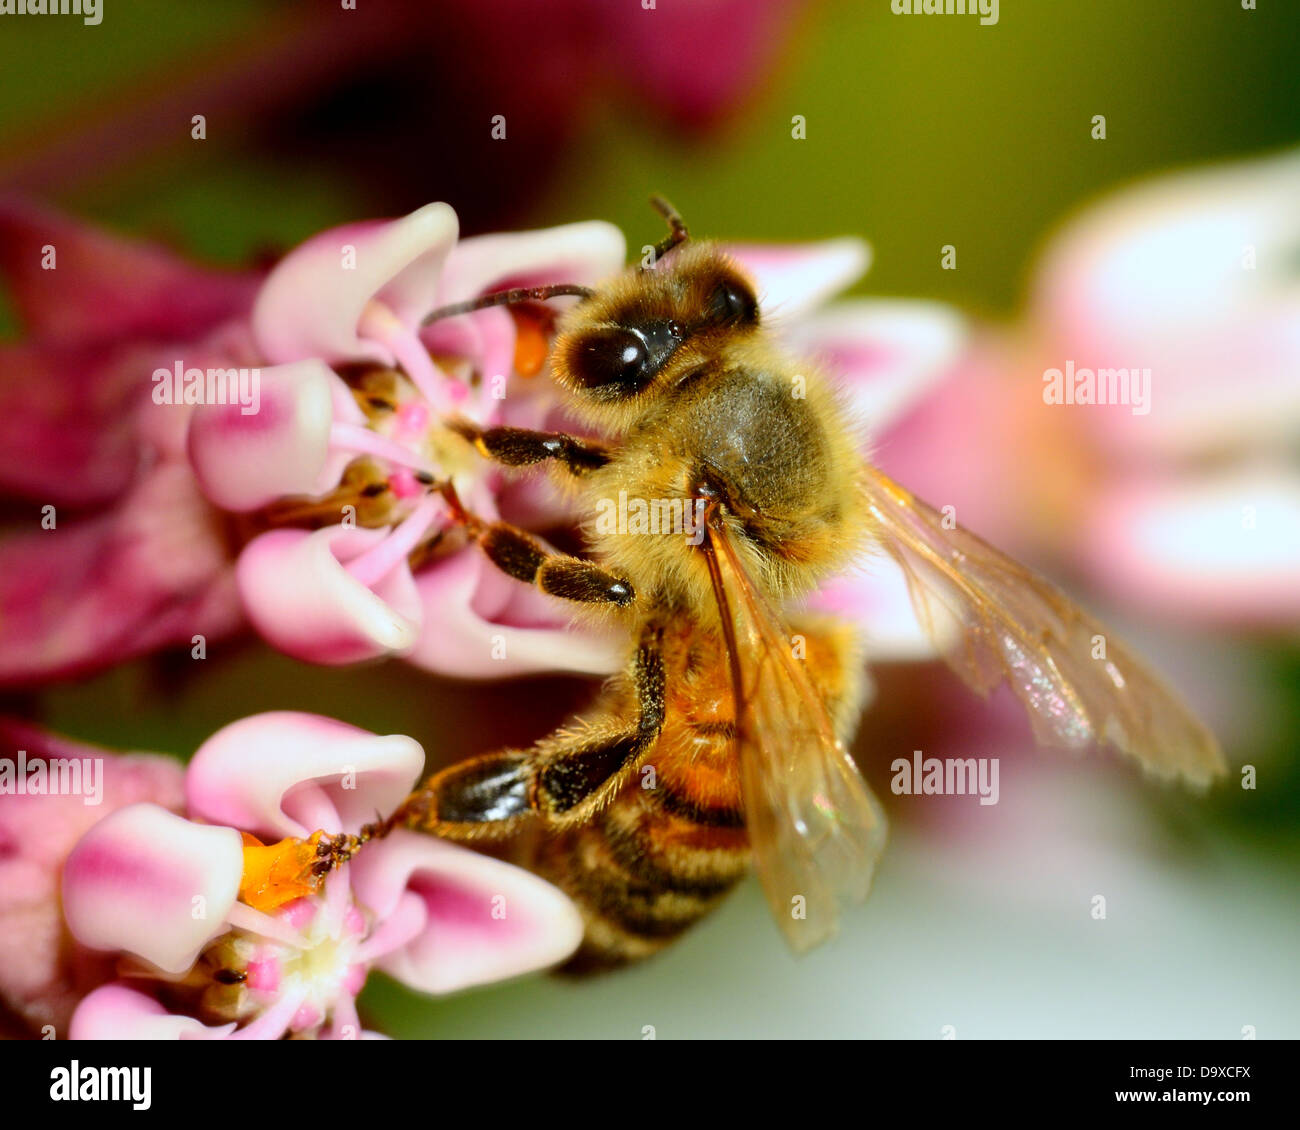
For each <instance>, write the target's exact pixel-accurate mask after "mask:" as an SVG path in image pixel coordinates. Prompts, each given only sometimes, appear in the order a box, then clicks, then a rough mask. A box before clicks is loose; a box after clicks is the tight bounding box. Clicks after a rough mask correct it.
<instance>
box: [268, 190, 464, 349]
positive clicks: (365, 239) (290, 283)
mask: <svg viewBox="0 0 1300 1130" xmlns="http://www.w3.org/2000/svg"><path fill="white" fill-rule="evenodd" d="M458 230H459V224H458V222H457V220H456V213H455V212H454V211H453V210H452V209H451V208H450V207H449V206H448V205H446V204H426V205H425V206H424V207H423V208H420V209H418V210H417V211H415V212H412V213H411V214H410V215H409V216H404V217H402V218H401V219H397V220H390V221H384V222H379V223H369V224H351V225H347V226H345V227H340V228H333V229H331V230H330V231H327V232H322V233H321V234H320V235H317V236H313V237H312V238H311V239H309V240H308V241H307V242H306V243H304V244H302V245H301V246H300V247H298V248H296V249H295V250H293V251H291V252H290V253H289V254H288V255H286V256H285V257H284V259H283V260H281V262H280V263H279V264H278V265H277V266H276V267H275V269H274V270H273V271H272V272H271V274H270V276H269V277H268V278H267V280H266V283H265V284H264V285H263V287H262V290H261V291H260V293H259V294H258V296H257V302H256V304H255V305H254V307H253V332H254V334H255V335H256V337H257V341H258V343H259V344H260V345H261V347H262V349H263V350H264V351H265V352H266V355H267V357H268V358H270V360H272V361H276V362H283V361H299V360H304V359H307V358H310V357H320V358H323V359H324V360H325V361H329V362H331V363H333V362H336V361H376V362H379V363H380V364H384V365H392V364H393V363H394V361H395V358H394V356H393V354H392V352H391V351H390V350H389V349H388V348H386V347H385V346H382V345H378V344H376V343H375V342H372V341H366V340H363V339H362V338H361V337H360V336H358V333H357V328H358V325H359V323H360V321H361V317H362V314H363V313H364V312H365V310H366V307H367V305H368V304H369V303H370V302H371V301H372V300H374V299H376V298H382V299H386V300H388V301H392V302H396V303H398V305H400V306H401V307H403V309H405V308H406V307H407V306H408V305H409V304H411V303H414V302H415V301H416V299H415V296H416V295H423V296H424V300H425V302H426V303H427V304H428V307H429V308H431V307H432V306H433V304H434V294H435V292H436V286H437V279H438V275H439V273H440V272H441V270H442V264H443V260H444V259H445V258H446V256H447V254H448V252H449V251H450V250H451V248H452V247H453V246H454V245H455V242H456V235H457V232H458ZM349 248H351V249H352V254H351V257H349V254H348V249H349ZM349 262H351V263H353V264H354V266H349V265H348V263H349ZM390 308H391V307H390Z"/></svg>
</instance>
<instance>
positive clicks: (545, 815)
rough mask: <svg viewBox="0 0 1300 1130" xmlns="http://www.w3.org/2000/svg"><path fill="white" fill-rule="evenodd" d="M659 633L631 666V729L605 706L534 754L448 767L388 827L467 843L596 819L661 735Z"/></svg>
mask: <svg viewBox="0 0 1300 1130" xmlns="http://www.w3.org/2000/svg"><path fill="white" fill-rule="evenodd" d="M660 634H661V633H660V629H658V628H654V627H651V628H647V629H646V631H645V633H644V634H643V636H642V639H641V643H640V646H639V647H638V648H637V652H636V655H635V656H634V657H633V659H632V662H631V664H630V666H629V669H628V672H627V676H626V677H627V682H628V684H629V685H630V688H631V690H632V693H633V695H634V698H635V703H636V716H635V719H634V721H632V722H631V723H630V724H629V722H628V721H627V719H626V717H625V716H624V714H623V712H621V711H618V710H615V709H606V711H605V712H604V713H603V715H602V716H601V717H599V718H597V719H595V720H593V721H592V722H590V723H589V724H587V725H586V726H584V727H583V728H582V729H576V730H567V729H566V730H561V731H559V732H558V733H556V734H554V735H552V736H551V737H549V738H546V739H544V740H543V741H541V742H539V743H538V744H537V745H536V746H534V747H533V748H532V749H527V750H504V751H501V752H498V753H490V754H486V755H484V756H482V757H475V758H471V759H469V760H468V761H462V762H460V763H459V764H456V765H451V766H448V767H447V768H446V769H442V770H440V771H439V772H437V773H435V774H434V775H433V776H432V777H430V778H429V779H428V780H427V781H426V782H425V783H424V784H423V785H422V786H421V787H420V788H419V789H417V790H416V791H415V792H414V793H412V794H411V796H410V797H408V798H407V800H406V801H405V802H404V803H403V804H402V806H401V807H400V808H399V809H398V810H397V812H396V813H394V815H393V816H392V818H391V819H390V820H389V821H388V827H389V828H393V827H404V828H411V829H414V830H416V831H421V832H430V833H432V834H434V835H437V836H441V837H443V838H445V839H450V840H457V841H461V842H465V841H474V840H484V839H497V838H501V837H506V836H510V835H513V834H514V833H516V832H518V831H521V830H522V828H523V826H524V825H525V824H526V823H529V822H531V821H535V820H539V819H540V820H541V821H542V822H543V823H544V824H545V825H546V826H547V827H548V829H560V828H567V827H573V826H575V825H578V824H581V823H582V822H584V821H585V820H587V819H589V818H590V816H591V815H592V813H594V812H596V811H598V810H599V809H600V808H601V807H602V806H603V805H604V804H605V803H607V802H608V801H609V800H610V799H611V798H612V797H613V796H614V795H615V794H616V793H617V792H618V790H619V789H620V788H621V787H622V785H623V784H624V782H625V781H627V779H628V777H629V776H630V775H631V774H633V773H635V772H636V770H637V767H638V765H639V764H640V762H641V760H642V759H643V758H644V756H645V755H646V754H647V753H648V752H649V751H650V750H651V749H652V748H653V747H654V745H655V742H656V741H657V739H658V737H659V731H660V729H661V728H662V726H663V721H664V709H665V707H664V669H663V661H662V658H661V656H660V650H659V640H660ZM616 693H617V692H616Z"/></svg>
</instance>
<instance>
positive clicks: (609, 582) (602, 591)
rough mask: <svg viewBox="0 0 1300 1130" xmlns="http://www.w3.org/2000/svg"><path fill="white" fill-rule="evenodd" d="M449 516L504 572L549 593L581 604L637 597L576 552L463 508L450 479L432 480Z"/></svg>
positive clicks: (624, 583) (624, 603) (622, 601)
mask: <svg viewBox="0 0 1300 1130" xmlns="http://www.w3.org/2000/svg"><path fill="white" fill-rule="evenodd" d="M437 486H438V490H440V491H441V492H442V495H443V497H444V498H445V499H446V500H447V505H448V507H449V508H450V510H451V516H452V518H453V519H454V520H455V521H457V522H459V523H460V524H461V525H462V526H464V527H465V528H466V529H467V530H468V531H469V533H470V536H471V537H473V539H474V540H475V541H476V542H477V543H478V545H479V546H480V547H481V548H482V550H483V552H484V553H485V554H486V555H487V558H488V560H489V561H491V562H492V564H493V565H495V566H496V567H497V568H498V569H500V570H501V571H502V572H503V573H505V574H506V575H507V576H511V577H514V578H515V579H516V580H518V581H524V582H526V583H527V584H530V585H536V586H537V587H538V588H539V589H541V590H542V592H544V593H546V594H548V595H549V596H558V597H561V598H563V599H564V600H576V601H580V602H582V603H584V604H612V605H616V606H618V607H620V608H622V607H626V606H627V605H629V604H631V603H632V601H633V600H635V599H636V592H635V591H634V590H633V588H632V586H631V584H629V583H628V582H627V581H625V580H623V578H621V577H616V576H615V575H614V574H613V573H610V572H608V571H607V570H605V569H602V568H601V567H600V566H599V565H597V564H595V563H594V562H591V561H584V560H583V559H582V558H581V557H570V556H569V555H568V554H565V553H556V552H555V551H554V550H551V549H547V548H546V547H545V546H544V545H542V543H541V542H540V541H538V540H537V539H536V538H535V537H533V536H532V534H529V533H525V532H524V531H523V530H521V529H519V527H518V526H512V525H511V524H510V523H509V522H485V521H484V520H483V519H482V518H480V517H479V516H478V515H477V514H474V513H472V512H471V511H469V510H466V509H465V507H464V506H463V505H462V504H461V501H460V498H459V497H458V496H457V494H456V488H455V487H454V486H452V485H451V483H450V482H442V483H439V484H437Z"/></svg>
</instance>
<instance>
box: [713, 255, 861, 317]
mask: <svg viewBox="0 0 1300 1130" xmlns="http://www.w3.org/2000/svg"><path fill="white" fill-rule="evenodd" d="M726 250H727V252H728V253H729V254H730V255H733V256H734V257H735V258H736V259H737V260H738V261H739V262H740V265H741V266H742V267H743V268H744V269H745V270H747V271H748V272H749V273H750V274H751V275H752V276H753V277H754V281H755V282H756V283H757V284H758V301H759V305H760V307H761V308H762V312H763V315H764V316H765V317H775V318H776V319H778V321H779V322H781V323H783V324H791V323H793V321H794V319H795V318H796V317H797V316H798V315H800V314H803V313H805V312H807V311H808V310H811V309H813V308H814V307H816V306H820V305H822V304H823V303H824V302H825V301H826V300H827V299H829V298H832V297H834V296H835V295H836V294H839V292H840V291H842V290H845V289H846V288H848V287H850V286H852V285H853V284H854V283H855V282H857V281H858V279H860V278H861V277H862V276H863V275H864V274H865V273H866V270H867V267H868V265H869V264H870V263H871V248H870V247H869V246H868V245H867V244H866V243H864V242H863V241H862V240H860V239H853V238H844V239H827V240H824V241H822V242H821V243H791V244H777V243H736V244H730V245H728V246H727V248H726Z"/></svg>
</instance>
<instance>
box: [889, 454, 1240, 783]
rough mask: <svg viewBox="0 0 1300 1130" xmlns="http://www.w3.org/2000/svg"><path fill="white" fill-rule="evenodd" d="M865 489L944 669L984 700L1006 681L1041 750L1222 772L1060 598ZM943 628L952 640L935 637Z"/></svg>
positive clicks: (1166, 773)
mask: <svg viewBox="0 0 1300 1130" xmlns="http://www.w3.org/2000/svg"><path fill="white" fill-rule="evenodd" d="M865 490H866V496H867V506H868V509H869V510H870V512H871V514H872V515H873V517H874V518H875V519H876V521H877V523H878V524H879V527H880V539H881V542H882V544H883V546H884V548H885V549H886V550H887V551H888V552H889V554H890V555H891V556H892V557H893V558H894V559H895V560H896V561H897V562H898V564H899V565H900V566H901V567H902V569H903V572H904V574H905V575H906V577H907V583H908V588H909V590H910V592H911V595H912V603H913V605H914V607H915V608H916V613H917V616H918V618H919V619H920V620H921V623H922V625H923V626H924V627H925V628H926V630H927V631H928V632H929V633H930V635H931V636H932V637H933V638H934V640H935V642H936V643H937V644H938V645H939V646H940V648H941V650H942V651H943V652H944V657H945V659H947V661H948V664H949V666H951V667H952V668H953V669H954V670H955V671H956V672H957V674H959V675H960V676H961V677H962V678H963V679H964V680H965V681H966V682H967V683H968V684H969V685H970V686H971V687H973V688H974V689H975V690H976V691H978V692H979V693H980V694H982V695H987V694H988V693H989V691H991V690H992V689H993V688H994V687H996V686H997V685H998V684H999V683H1001V682H1002V681H1003V680H1004V679H1005V680H1006V681H1007V682H1008V683H1009V684H1010V685H1011V689H1012V690H1013V691H1014V692H1015V693H1016V695H1017V697H1018V698H1019V699H1020V701H1021V702H1022V703H1023V704H1024V706H1025V709H1026V710H1027V711H1028V713H1029V719H1030V722H1031V723H1032V724H1033V729H1034V736H1035V737H1036V738H1037V739H1038V741H1040V742H1041V743H1043V744H1044V745H1056V746H1065V747H1067V748H1071V749H1080V748H1082V747H1084V746H1086V745H1088V744H1089V743H1091V742H1094V741H1095V742H1098V743H1109V744H1110V745H1112V746H1114V747H1115V748H1117V749H1119V750H1120V751H1121V752H1123V753H1125V754H1127V755H1128V756H1130V757H1133V758H1135V759H1136V760H1137V761H1139V762H1140V763H1141V764H1142V766H1143V767H1144V768H1145V769H1147V770H1149V771H1151V772H1152V773H1155V774H1156V775H1158V776H1163V777H1177V776H1181V777H1183V778H1185V779H1186V780H1187V781H1189V782H1192V783H1194V784H1198V785H1204V784H1207V783H1208V782H1209V781H1210V779H1211V778H1212V777H1214V776H1217V775H1218V774H1220V773H1222V772H1224V769H1225V766H1224V761H1223V754H1222V752H1221V751H1220V749H1219V745H1218V742H1217V741H1215V739H1214V736H1213V735H1212V734H1211V733H1210V732H1209V730H1207V729H1206V728H1205V727H1204V726H1203V725H1202V724H1201V723H1200V722H1199V721H1198V720H1197V719H1196V718H1195V717H1194V716H1193V715H1192V713H1191V712H1190V711H1189V710H1188V709H1187V707H1186V706H1185V705H1184V704H1183V703H1182V701H1181V700H1180V699H1179V698H1178V696H1177V695H1176V694H1175V693H1174V692H1173V691H1171V690H1170V689H1169V688H1168V687H1167V686H1166V685H1165V684H1164V683H1163V682H1162V681H1161V680H1160V679H1159V678H1158V677H1157V676H1156V675H1154V674H1152V673H1151V671H1149V670H1148V669H1147V668H1146V667H1145V666H1144V665H1143V664H1142V663H1141V662H1139V661H1138V660H1137V659H1136V658H1134V656H1133V655H1132V654H1131V653H1130V652H1129V651H1128V650H1126V649H1125V648H1124V647H1123V646H1122V645H1121V644H1120V643H1119V642H1118V641H1117V640H1115V639H1114V638H1113V637H1112V636H1111V635H1110V634H1109V633H1108V632H1107V631H1106V629H1105V628H1104V627H1102V625H1101V624H1100V623H1098V622H1097V621H1096V620H1094V619H1093V618H1092V617H1091V616H1089V615H1088V614H1087V613H1086V612H1084V611H1083V610H1082V609H1080V608H1078V607H1077V606H1076V605H1075V604H1074V603H1073V602H1072V601H1070V599H1069V598H1068V597H1067V596H1065V594H1064V593H1062V592H1061V591H1060V590H1058V589H1057V588H1055V587H1054V586H1053V585H1051V584H1049V583H1048V582H1047V581H1045V580H1043V578H1042V577H1039V576H1037V575H1036V574H1035V573H1033V572H1031V571H1030V570H1029V569H1026V568H1025V567H1024V566H1023V565H1019V564H1017V563H1016V562H1014V561H1012V560H1011V559H1010V558H1009V557H1006V556H1004V555H1003V554H1001V553H999V552H998V551H997V550H996V549H994V548H993V547H992V546H990V545H989V544H988V543H987V542H984V541H983V540H981V539H980V538H978V537H976V536H975V535H974V534H972V533H971V532H970V531H968V530H964V529H962V528H961V527H960V526H954V527H953V528H951V529H948V528H945V526H944V522H943V518H942V516H941V515H940V514H939V513H938V512H936V511H935V510H934V508H933V507H931V506H928V505H927V504H926V503H924V502H922V501H921V500H920V499H918V498H916V497H915V496H913V495H912V494H910V493H909V492H908V491H907V490H905V489H904V488H903V487H901V486H899V485H898V484H897V483H895V482H893V481H892V480H891V479H889V478H888V477H886V476H885V475H883V474H881V473H880V472H879V471H877V470H875V469H874V468H867V471H866V475H865ZM945 621H946V622H945ZM952 621H955V622H956V624H957V625H958V627H959V628H960V629H961V631H960V632H958V633H952V632H946V631H944V628H945V627H948V626H950V624H951V622H952ZM1094 653H1095V654H1096V655H1097V656H1098V657H1097V658H1094Z"/></svg>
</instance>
